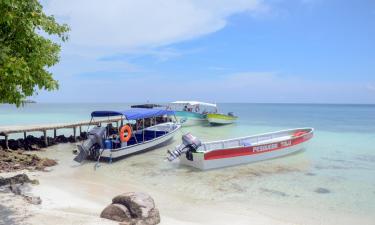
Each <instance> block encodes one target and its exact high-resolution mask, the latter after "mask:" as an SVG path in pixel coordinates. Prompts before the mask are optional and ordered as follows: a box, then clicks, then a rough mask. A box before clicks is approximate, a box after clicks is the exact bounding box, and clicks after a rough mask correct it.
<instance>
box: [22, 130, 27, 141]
mask: <svg viewBox="0 0 375 225" xmlns="http://www.w3.org/2000/svg"><path fill="white" fill-rule="evenodd" d="M26 137H27V136H26V131H25V132H23V140H26Z"/></svg>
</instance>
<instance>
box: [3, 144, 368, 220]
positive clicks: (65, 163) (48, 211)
mask: <svg viewBox="0 0 375 225" xmlns="http://www.w3.org/2000/svg"><path fill="white" fill-rule="evenodd" d="M71 147H73V145H69V144H68V145H58V146H54V147H51V149H48V150H47V151H45V152H41V153H39V154H42V155H46V156H48V157H52V156H55V158H56V159H57V160H58V161H59V164H58V165H57V166H55V167H53V168H52V169H51V171H50V172H31V173H30V172H29V173H28V175H29V176H30V177H31V178H33V179H38V180H39V182H40V184H39V185H35V186H32V189H31V192H32V193H33V194H34V195H36V196H40V197H41V199H42V204H41V205H31V204H28V203H26V202H25V201H24V200H23V199H22V198H21V197H19V196H14V195H13V194H10V193H0V215H1V219H2V220H0V224H41V225H43V224H46V225H47V224H54V225H60V224H61V225H63V224H74V225H77V224H82V225H89V224H118V223H117V222H113V221H109V220H105V219H101V218H99V215H100V213H101V211H102V210H103V209H104V208H105V207H106V206H107V205H108V204H109V203H110V201H111V199H112V197H114V196H116V195H118V194H120V193H123V192H128V191H144V192H147V193H149V194H150V195H151V196H152V197H153V198H154V200H155V202H156V205H157V208H159V210H160V214H161V224H166V225H167V224H168V225H169V224H172V225H179V224H181V225H193V224H212V225H227V224H239V225H240V224H252V225H291V224H301V225H302V224H303V225H313V224H327V225H329V224H332V225H333V224H364V225H365V224H368V225H371V224H374V223H373V221H371V217H367V218H366V217H361V216H352V215H345V214H344V213H343V214H342V215H340V214H337V213H336V214H332V213H331V212H324V211H323V210H320V211H319V210H316V209H310V208H303V207H301V208H291V207H289V206H288V205H285V207H282V208H281V207H277V206H276V205H274V204H272V202H264V203H261V202H257V201H254V202H247V203H246V204H244V203H243V202H238V201H234V200H217V199H214V198H212V199H211V200H210V199H209V198H211V197H209V198H207V199H201V198H197V199H194V198H189V197H187V196H189V195H184V194H183V193H182V194H181V195H179V194H176V192H175V191H169V190H168V189H164V190H162V191H160V188H153V186H150V185H145V184H144V183H141V182H138V181H134V180H132V179H131V178H130V177H126V176H116V172H114V173H108V171H111V170H112V169H113V170H115V169H117V166H115V165H116V164H112V165H108V164H102V166H101V167H99V168H98V169H97V170H96V171H94V169H93V163H88V164H85V165H83V166H77V165H76V164H74V163H73V162H71V158H72V157H73V156H72V154H71V152H69V151H68V150H67V149H69V148H71ZM62 150H63V151H62ZM152 155H153V154H152V153H151V156H152ZM133 160H134V159H133ZM125 161H126V159H125ZM125 161H123V163H125ZM129 162H130V161H129ZM139 163H140V165H142V164H141V162H139ZM122 172H123V171H122ZM119 174H120V173H119ZM121 174H123V173H121ZM10 175H12V174H0V176H10ZM145 179H147V177H145ZM161 182H162V181H161ZM191 185H194V184H191ZM171 187H172V186H171ZM182 189H183V188H182ZM188 190H189V189H188ZM223 194H225V193H223Z"/></svg>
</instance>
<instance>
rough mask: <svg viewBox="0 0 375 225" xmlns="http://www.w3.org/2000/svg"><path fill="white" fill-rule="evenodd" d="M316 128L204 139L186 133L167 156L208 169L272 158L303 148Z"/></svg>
mask: <svg viewBox="0 0 375 225" xmlns="http://www.w3.org/2000/svg"><path fill="white" fill-rule="evenodd" d="M313 132H314V129H313V128H297V129H291V130H283V131H277V132H273V133H265V134H260V135H255V136H248V137H242V138H234V139H228V140H220V141H213V142H204V143H202V142H200V141H199V140H198V139H197V138H195V137H194V136H192V135H191V134H186V135H184V136H183V137H182V140H183V143H182V144H181V145H179V146H177V147H176V148H175V149H174V150H173V151H168V154H169V156H168V160H169V161H173V160H174V159H176V158H179V159H180V163H181V164H184V165H188V166H192V167H195V168H198V169H201V170H207V169H215V168H221V167H227V166H234V165H239V164H245V163H250V162H256V161H261V160H266V159H273V158H277V157H281V156H286V155H289V154H292V153H295V152H298V151H301V150H303V149H304V148H305V144H306V142H307V141H308V140H310V139H311V138H312V137H313Z"/></svg>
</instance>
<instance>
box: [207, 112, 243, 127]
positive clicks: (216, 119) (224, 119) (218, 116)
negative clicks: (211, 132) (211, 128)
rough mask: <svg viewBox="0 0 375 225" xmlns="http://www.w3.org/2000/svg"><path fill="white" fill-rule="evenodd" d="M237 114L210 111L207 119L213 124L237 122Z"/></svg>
mask: <svg viewBox="0 0 375 225" xmlns="http://www.w3.org/2000/svg"><path fill="white" fill-rule="evenodd" d="M237 118H238V117H237V116H235V115H233V113H231V112H230V113H228V114H222V113H208V114H207V115H206V119H207V120H208V122H209V123H210V124H211V125H224V124H231V123H234V122H236V120H237Z"/></svg>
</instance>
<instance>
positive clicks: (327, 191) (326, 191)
mask: <svg viewBox="0 0 375 225" xmlns="http://www.w3.org/2000/svg"><path fill="white" fill-rule="evenodd" d="M314 191H315V192H316V193H319V194H328V193H331V191H330V190H328V189H327V188H322V187H319V188H317V189H315V190H314Z"/></svg>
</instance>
